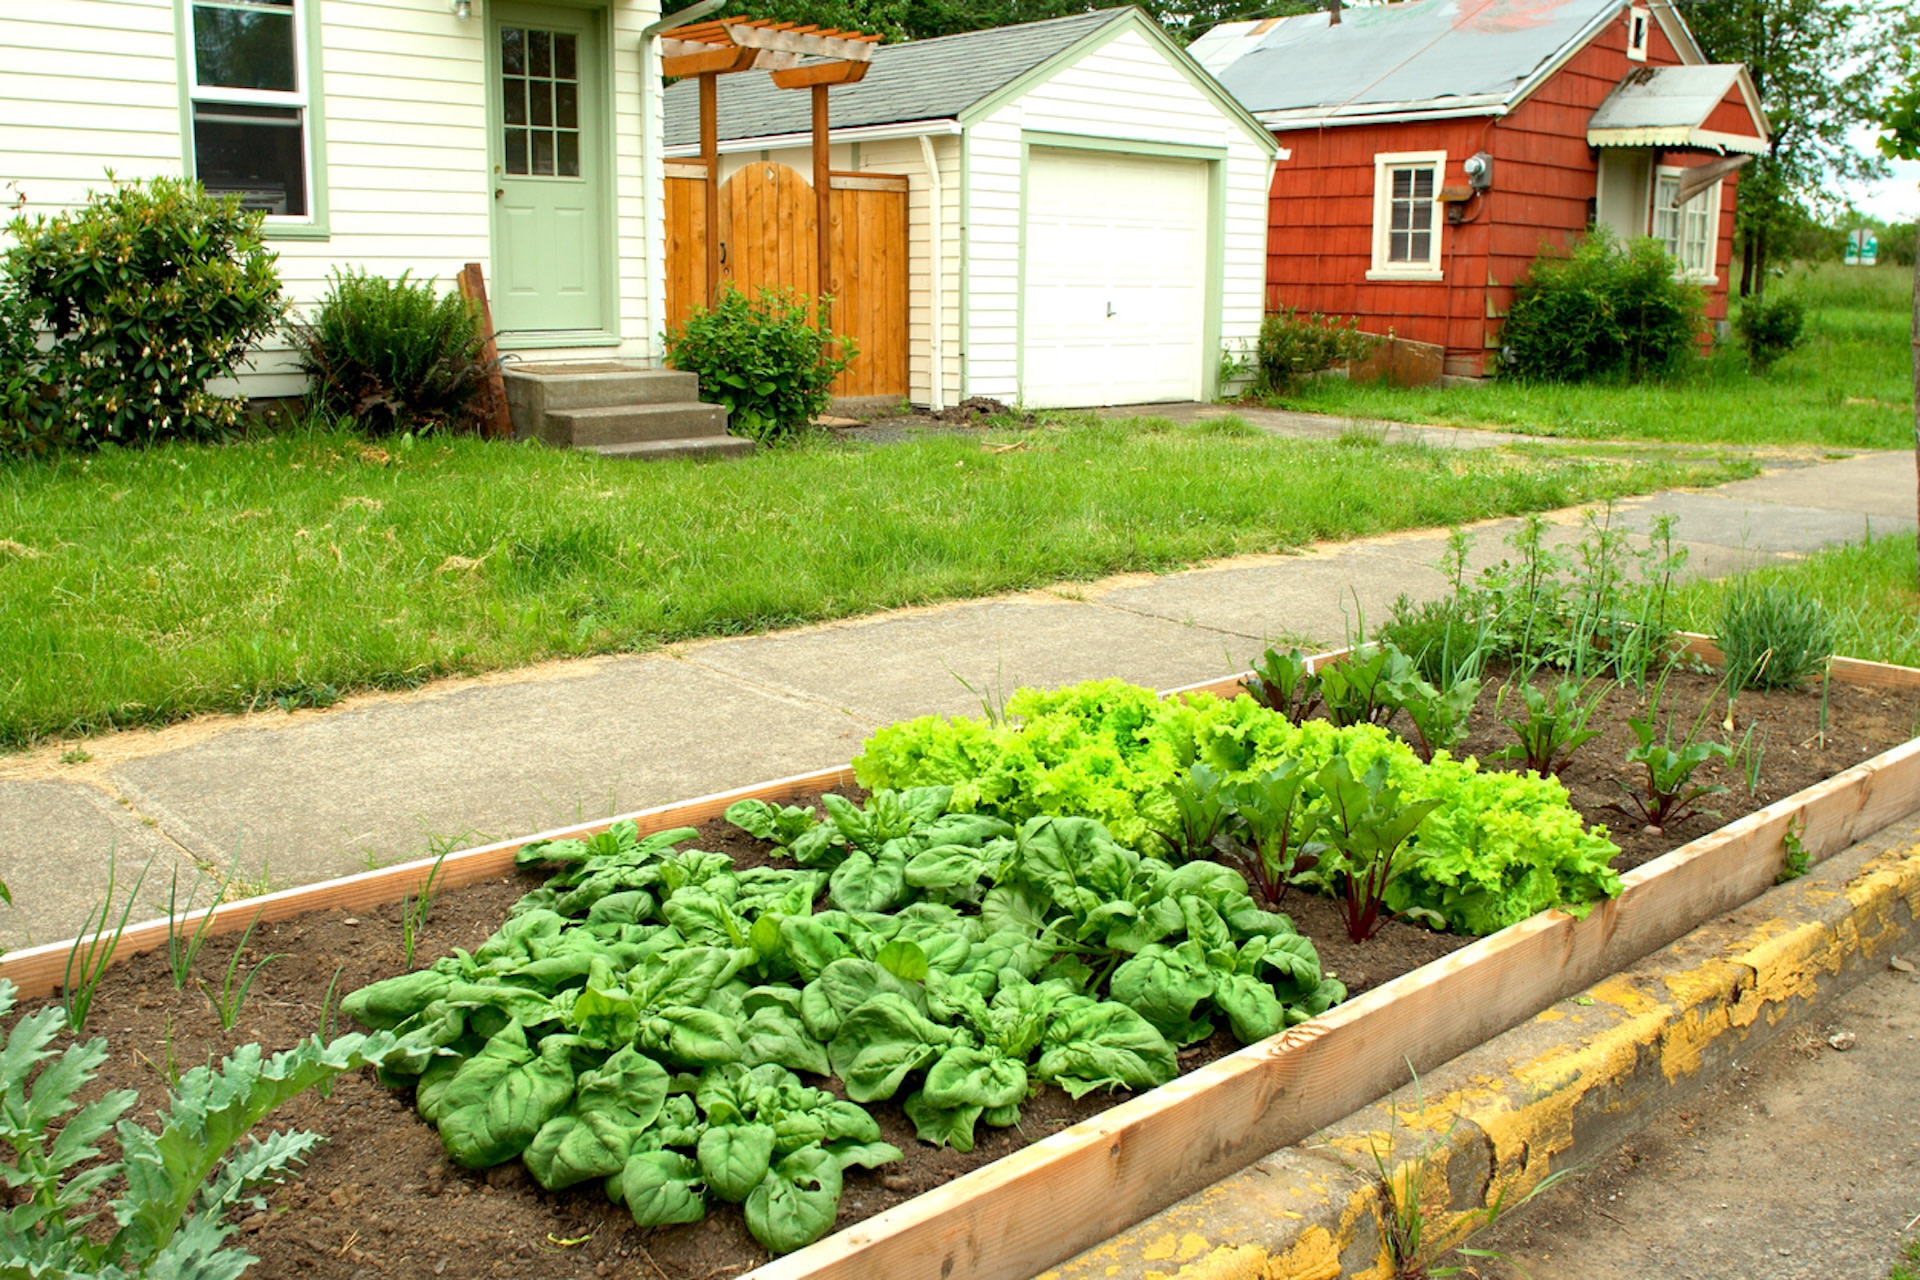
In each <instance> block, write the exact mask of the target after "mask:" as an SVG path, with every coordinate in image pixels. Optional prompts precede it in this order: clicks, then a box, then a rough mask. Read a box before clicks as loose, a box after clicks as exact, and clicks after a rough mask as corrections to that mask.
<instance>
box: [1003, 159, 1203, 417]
mask: <svg viewBox="0 0 1920 1280" xmlns="http://www.w3.org/2000/svg"><path fill="white" fill-rule="evenodd" d="M1207 221H1208V219H1207V168H1206V163H1205V162H1204V161H1200V160H1160V159H1146V158H1142V157H1137V156H1125V155H1116V154H1114V153H1111V152H1104V151H1068V150H1049V149H1044V148H1039V147H1036V148H1034V149H1033V151H1032V152H1030V153H1029V156H1028V165H1027V211H1026V306H1025V311H1024V328H1023V331H1022V334H1021V342H1022V366H1021V391H1020V398H1021V400H1022V402H1024V403H1025V404H1027V405H1030V406H1033V407H1036V408H1039V407H1066V406H1084V405H1102V404H1147V403H1152V402H1154V401H1165V400H1197V399H1199V398H1200V395H1201V389H1202V382H1201V375H1202V370H1203V368H1204V359H1205V352H1203V351H1202V349H1201V347H1202V342H1203V334H1204V330H1205V322H1204V321H1205V317H1204V315H1203V307H1204V303H1205V299H1206V274H1207V272H1206V256H1207Z"/></svg>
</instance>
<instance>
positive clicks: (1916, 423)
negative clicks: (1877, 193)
mask: <svg viewBox="0 0 1920 1280" xmlns="http://www.w3.org/2000/svg"><path fill="white" fill-rule="evenodd" d="M1908 25H1909V26H1911V27H1916V28H1920V19H1915V18H1911V17H1910V18H1909V20H1908ZM1898 47H1899V49H1900V54H1899V58H1900V67H1901V70H1902V72H1903V73H1904V76H1905V78H1904V80H1903V81H1902V82H1901V83H1900V84H1899V85H1898V86H1897V87H1896V88H1895V89H1894V90H1893V92H1892V93H1890V94H1888V95H1887V97H1886V99H1885V101H1883V102H1882V103H1881V104H1880V108H1879V110H1878V111H1877V112H1876V113H1875V114H1876V116H1877V117H1878V123H1879V125H1880V151H1881V154H1883V155H1885V156H1886V157H1887V158H1888V159H1892V160H1920V58H1916V57H1915V56H1914V52H1913V44H1912V43H1911V41H1909V42H1907V43H1904V44H1902V45H1900V46H1898ZM1917 234H1920V233H1917ZM1911 337H1912V345H1913V457H1914V465H1915V466H1917V467H1920V244H1916V245H1915V246H1914V257H1913V332H1912V335H1911ZM1915 503H1916V510H1920V493H1916V495H1915ZM1916 574H1917V575H1920V565H1917V566H1916ZM1916 581H1920V577H1916Z"/></svg>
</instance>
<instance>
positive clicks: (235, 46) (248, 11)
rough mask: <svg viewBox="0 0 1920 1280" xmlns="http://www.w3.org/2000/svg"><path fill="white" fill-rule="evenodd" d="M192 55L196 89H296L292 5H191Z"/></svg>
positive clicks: (297, 86)
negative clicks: (197, 86)
mask: <svg viewBox="0 0 1920 1280" xmlns="http://www.w3.org/2000/svg"><path fill="white" fill-rule="evenodd" d="M193 57H194V64H195V68H196V70H197V72H198V78H199V82H200V84H201V85H203V86H206V87H210V88H221V89H267V90H272V91H275V92H279V93H292V92H294V91H295V90H297V89H299V87H300V80H299V75H298V72H297V71H296V70H295V67H294V40H293V7H292V4H291V0H289V3H288V4H286V5H261V6H248V7H244V8H229V7H227V6H225V5H220V6H214V5H195V6H194V7H193Z"/></svg>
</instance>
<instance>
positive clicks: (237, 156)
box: [193, 102, 307, 217]
mask: <svg viewBox="0 0 1920 1280" xmlns="http://www.w3.org/2000/svg"><path fill="white" fill-rule="evenodd" d="M301 114H302V113H301V111H300V110H299V109H298V108H297V107H260V106H252V105H240V104H237V103H214V102H196V103H194V105H193V159H194V174H195V176H196V177H198V178H199V179H200V181H201V183H202V184H203V185H205V187H206V188H207V190H208V191H210V192H212V193H214V194H215V195H229V194H234V195H238V196H239V197H240V203H241V204H242V205H244V206H246V207H247V208H249V209H262V210H265V211H266V212H267V213H270V214H283V215H287V216H291V217H305V216H306V214H307V178H306V151H305V146H304V145H303V140H302V132H303V130H302V127H301V125H302V121H301Z"/></svg>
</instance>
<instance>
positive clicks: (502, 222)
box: [487, 4, 609, 346]
mask: <svg viewBox="0 0 1920 1280" xmlns="http://www.w3.org/2000/svg"><path fill="white" fill-rule="evenodd" d="M487 8H488V10H489V14H490V16H489V18H488V22H489V25H490V27H491V32H492V49H491V52H490V56H489V59H488V61H489V64H490V65H489V80H490V82H491V90H490V92H489V93H488V99H489V102H488V106H489V108H490V110H489V115H490V116H491V118H492V133H493V138H492V143H491V147H490V150H491V156H490V160H489V163H490V164H491V166H492V169H493V255H494V258H493V276H494V281H493V287H492V289H491V290H489V292H490V294H491V295H492V302H493V310H494V327H495V328H496V329H498V330H500V331H501V332H502V336H503V345H506V346H512V345H514V339H515V338H516V337H519V338H528V337H537V336H539V335H540V334H543V333H545V334H559V333H564V332H581V331H585V332H599V331H602V330H604V329H605V328H606V327H607V321H606V315H605V303H606V299H607V295H608V289H609V285H608V279H607V277H608V271H607V263H606V261H605V254H606V249H605V244H604V241H605V226H606V224H605V219H606V217H607V211H606V205H607V185H606V184H607V175H606V172H605V168H606V165H605V161H604V151H605V147H604V143H605V138H604V136H603V130H604V129H605V128H606V127H607V125H606V121H607V112H606V110H605V103H606V92H607V89H606V84H605V82H604V76H603V73H602V69H601V60H600V38H601V37H600V29H599V25H598V24H599V14H598V12H597V11H595V10H590V9H560V8H548V7H545V6H536V5H507V4H498V5H489V6H487Z"/></svg>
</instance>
